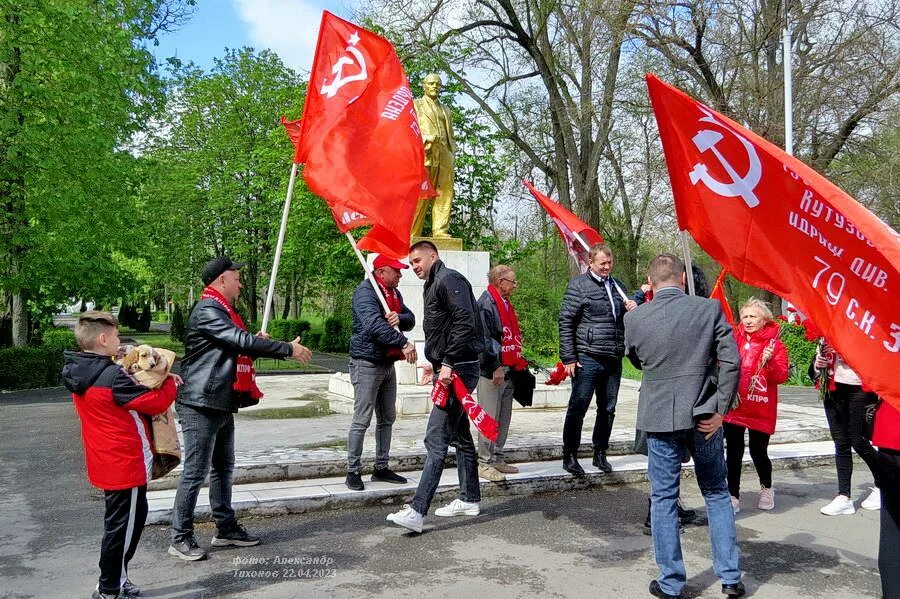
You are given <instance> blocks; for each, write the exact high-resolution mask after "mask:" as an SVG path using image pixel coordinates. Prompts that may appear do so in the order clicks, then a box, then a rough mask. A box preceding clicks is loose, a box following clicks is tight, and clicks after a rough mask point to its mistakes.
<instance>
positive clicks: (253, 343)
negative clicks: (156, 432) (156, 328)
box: [178, 299, 293, 412]
mask: <svg viewBox="0 0 900 599" xmlns="http://www.w3.org/2000/svg"><path fill="white" fill-rule="evenodd" d="M292 353H293V350H292V348H291V344H290V343H285V342H284V341H273V340H270V339H263V338H262V337H257V336H256V335H251V334H250V333H248V332H247V331H244V330H242V329H240V328H239V327H238V326H237V325H235V324H234V322H232V321H231V317H230V316H229V315H228V312H226V311H225V308H224V307H223V306H222V305H221V304H220V303H219V302H217V301H215V300H211V299H204V300H200V301H199V302H197V305H196V306H194V309H193V310H192V311H191V316H190V318H188V324H187V334H186V335H185V338H184V358H182V359H181V362H180V363H181V377H182V378H183V379H184V385H182V387H181V389H180V392H179V394H178V403H182V404H187V405H189V406H196V407H200V408H213V409H216V410H224V411H229V412H237V408H238V404H237V400H236V399H235V397H234V395H235V393H234V391H233V389H232V385H233V384H234V378H235V374H236V371H237V357H238V355H239V354H241V355H245V356H250V357H251V358H286V357H288V356H290V355H291V354H292Z"/></svg>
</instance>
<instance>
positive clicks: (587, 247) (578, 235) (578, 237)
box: [570, 229, 631, 303]
mask: <svg viewBox="0 0 900 599" xmlns="http://www.w3.org/2000/svg"><path fill="white" fill-rule="evenodd" d="M570 230H571V229H570ZM572 235H574V236H575V239H577V240H578V241H579V242H580V243H581V245H582V247H584V249H585V250H587V251H588V252H590V251H591V248H590V246H588V244H587V242H586V241H585V240H584V239H582V238H581V233H577V232H575V231H572ZM613 287H615V288H616V291H618V292H619V295H620V296H622V301H623V302H625V303H628V302H629V301H630V300H631V298H630V297H628V296H627V295H625V292H624V291H622V288H621V287H619V286H618V285H616V283H615V281H613Z"/></svg>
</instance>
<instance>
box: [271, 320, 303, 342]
mask: <svg viewBox="0 0 900 599" xmlns="http://www.w3.org/2000/svg"><path fill="white" fill-rule="evenodd" d="M310 327H311V325H310V324H309V321H307V320H295V319H276V320H273V321H272V322H271V323H270V324H269V334H270V335H271V336H272V339H278V340H279V341H293V340H294V339H296V338H297V337H301V338H302V337H303V334H304V333H306V332H307V331H309V329H310Z"/></svg>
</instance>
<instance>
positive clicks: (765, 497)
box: [757, 487, 775, 510]
mask: <svg viewBox="0 0 900 599" xmlns="http://www.w3.org/2000/svg"><path fill="white" fill-rule="evenodd" d="M757 507H758V508H759V509H761V510H772V509H775V489H773V488H772V487H768V488H766V487H760V489H759V503H758V504H757Z"/></svg>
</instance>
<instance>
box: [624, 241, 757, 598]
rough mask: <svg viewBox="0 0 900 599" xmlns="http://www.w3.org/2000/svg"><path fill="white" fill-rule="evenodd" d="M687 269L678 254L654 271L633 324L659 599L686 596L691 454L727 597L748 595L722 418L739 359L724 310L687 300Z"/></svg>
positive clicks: (629, 321) (629, 339)
mask: <svg viewBox="0 0 900 599" xmlns="http://www.w3.org/2000/svg"><path fill="white" fill-rule="evenodd" d="M684 272H685V270H684V264H683V263H682V262H681V260H679V259H678V258H677V257H675V256H673V255H672V254H660V255H659V256H657V257H655V258H654V259H653V260H652V261H651V262H650V276H649V280H650V285H651V286H652V288H653V301H652V302H648V303H645V304H642V305H640V306H638V307H637V308H636V309H635V310H634V311H632V312H630V313H628V314H626V315H625V352H626V355H627V356H628V359H629V360H631V362H632V364H634V365H635V367H637V368H640V369H642V370H643V371H644V376H643V380H642V381H641V391H640V399H639V402H638V416H637V428H638V429H640V430H643V431H646V432H647V448H648V467H647V470H648V474H649V477H650V488H651V508H650V511H651V519H652V534H653V549H654V554H655V556H656V563H657V565H658V566H659V569H660V575H659V577H658V578H657V579H655V580H653V581H651V582H650V594H652V595H654V596H656V597H664V598H673V597H674V598H677V597H681V591H682V589H683V588H684V584H685V580H686V573H685V568H684V560H683V558H682V554H681V540H680V538H679V522H678V513H677V511H676V500H677V499H678V492H679V484H680V476H681V461H682V456H683V455H684V454H685V450H687V451H689V452H690V453H691V455H692V456H693V459H694V471H695V473H696V477H697V484H698V485H699V486H700V490H701V492H702V493H703V500H704V502H705V503H706V511H707V516H708V518H709V537H710V542H711V544H712V550H713V568H714V570H715V572H716V575H717V576H718V577H719V578H720V579H721V581H722V592H723V593H724V594H726V595H728V596H731V597H740V596H742V595H744V593H745V590H744V585H743V583H742V582H741V570H740V564H739V559H740V555H739V552H738V547H737V535H736V533H735V527H734V513H733V511H732V509H731V499H730V497H729V494H728V485H727V482H726V478H725V457H724V452H723V443H722V428H721V427H722V416H723V415H724V414H725V412H727V411H728V408H729V407H730V402H731V399H732V397H733V396H734V392H735V390H736V389H737V384H738V376H739V371H740V358H739V356H738V350H737V345H736V344H735V341H734V335H733V332H732V329H731V326H730V325H729V324H728V322H727V321H726V320H725V316H724V315H723V314H722V310H721V308H720V307H719V303H718V302H716V301H715V300H709V299H705V298H701V297H696V296H690V295H685V293H684Z"/></svg>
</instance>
